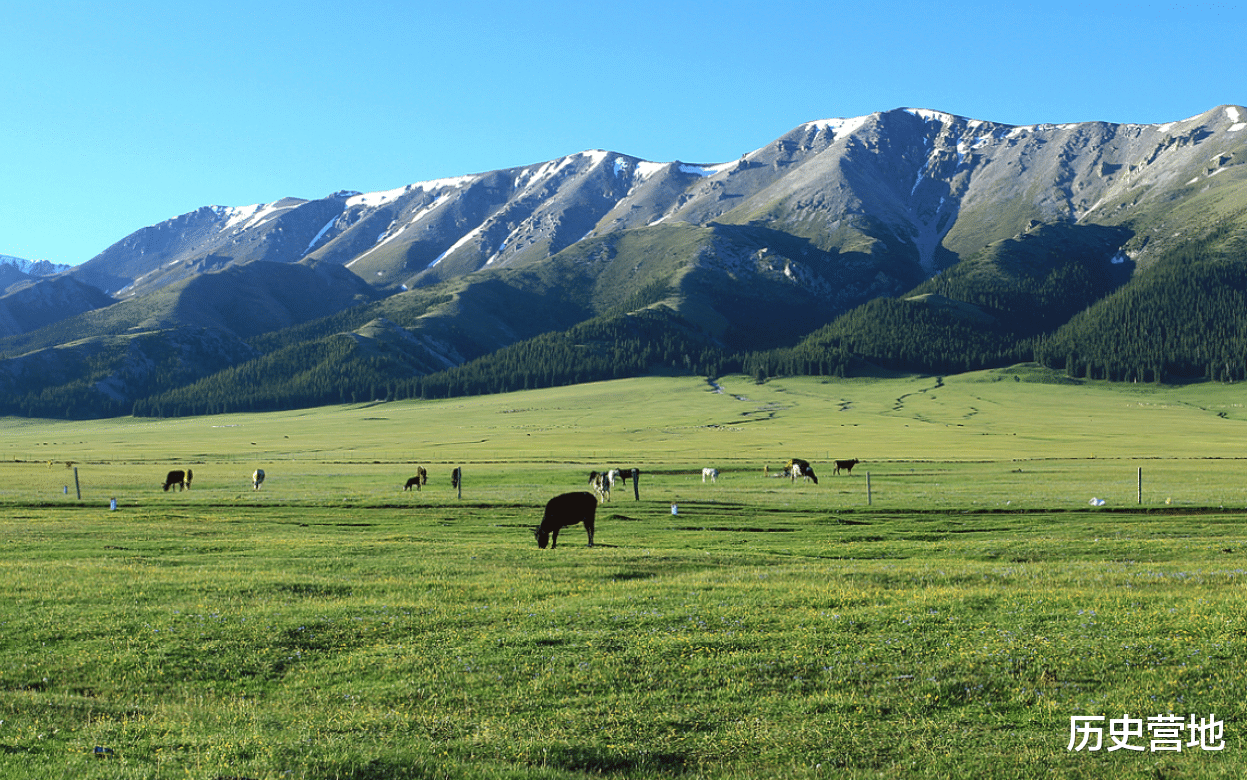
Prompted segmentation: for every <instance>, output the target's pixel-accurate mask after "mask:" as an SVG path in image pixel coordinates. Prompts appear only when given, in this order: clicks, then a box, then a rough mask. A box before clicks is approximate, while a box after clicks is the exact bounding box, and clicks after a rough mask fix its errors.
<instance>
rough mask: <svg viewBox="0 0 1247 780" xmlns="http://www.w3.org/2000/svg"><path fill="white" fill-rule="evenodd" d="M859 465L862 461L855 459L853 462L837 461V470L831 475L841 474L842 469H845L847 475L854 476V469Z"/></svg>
mask: <svg viewBox="0 0 1247 780" xmlns="http://www.w3.org/2000/svg"><path fill="white" fill-rule="evenodd" d="M859 463H861V461H860V460H858V459H857V458H854V459H853V460H838V461H836V470H835V471H833V472H831V473H832V474H839V473H840V469H844V471H845V473H846V474H848V475H849V476H853V467H854V466H856V465H857V464H859Z"/></svg>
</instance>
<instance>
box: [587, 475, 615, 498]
mask: <svg viewBox="0 0 1247 780" xmlns="http://www.w3.org/2000/svg"><path fill="white" fill-rule="evenodd" d="M589 484H590V485H591V486H592V487H593V492H594V493H597V494H598V497H599V498H601V499H602V500H603V501H610V500H611V478H610V474H608V473H607V472H605V471H590V472H589Z"/></svg>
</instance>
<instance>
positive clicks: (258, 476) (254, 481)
mask: <svg viewBox="0 0 1247 780" xmlns="http://www.w3.org/2000/svg"><path fill="white" fill-rule="evenodd" d="M263 484H264V469H256V470H255V471H254V472H253V473H252V474H251V489H252V490H259V489H260V485H263Z"/></svg>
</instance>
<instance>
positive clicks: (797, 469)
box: [785, 458, 818, 485]
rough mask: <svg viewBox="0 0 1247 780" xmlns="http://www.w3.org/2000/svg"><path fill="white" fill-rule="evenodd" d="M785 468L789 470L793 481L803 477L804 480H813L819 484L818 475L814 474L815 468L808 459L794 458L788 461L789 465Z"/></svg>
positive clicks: (789, 475) (789, 476)
mask: <svg viewBox="0 0 1247 780" xmlns="http://www.w3.org/2000/svg"><path fill="white" fill-rule="evenodd" d="M785 470H786V471H787V472H788V478H789V479H791V480H792V481H793V482H795V481H796V480H797V477H801V478H802V479H803V480H804V479H808V480H811V481H812V482H813V483H814V484H815V485H817V484H818V477H816V476H814V469H813V468H811V467H810V462H809V461H808V460H801V459H800V458H793V459H792V460H790V461H788V466H787V468H786V469H785Z"/></svg>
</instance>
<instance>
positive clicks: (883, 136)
mask: <svg viewBox="0 0 1247 780" xmlns="http://www.w3.org/2000/svg"><path fill="white" fill-rule="evenodd" d="M1245 161H1247V109H1244V108H1242V107H1238V106H1221V107H1218V108H1215V109H1212V110H1210V111H1207V112H1205V113H1204V114H1201V115H1199V116H1196V117H1192V118H1189V119H1186V120H1182V121H1177V122H1171V123H1166V124H1159V125H1124V124H1111V123H1104V122H1088V123H1078V124H1068V125H1035V126H1026V127H1017V126H1011V125H1005V124H1000V123H993V122H988V121H981V120H974V119H968V118H964V117H958V116H953V115H950V114H945V113H941V112H938V111H929V110H917V109H897V110H893V111H886V112H881V113H877V114H872V115H870V116H865V117H858V118H853V119H833V120H823V121H817V122H810V123H807V124H804V125H801V126H800V127H797V128H795V129H794V130H792V131H791V132H789V133H787V134H785V135H784V136H782V137H780V138H778V139H776V140H775V141H773V142H772V143H770V144H767V145H766V146H764V147H762V148H761V149H757V150H754V151H752V152H749V153H748V154H745V155H742V156H741V157H740V158H739V159H737V160H732V161H728V162H723V163H716V164H690V163H684V162H679V161H677V162H671V163H653V162H648V161H644V160H640V159H638V158H635V157H630V156H628V155H625V154H620V153H616V152H606V151H586V152H581V153H577V154H573V155H569V156H567V157H564V158H561V159H558V160H552V161H548V162H544V163H539V164H534V165H527V166H521V167H517V168H511V169H506V170H500V171H491V172H486V173H480V174H472V175H465V176H461V177H457V178H453V179H444V180H437V181H428V182H418V183H415V184H410V185H407V186H405V187H401V188H398V189H395V190H391V191H388V192H376V193H355V192H346V191H344V192H338V193H335V194H333V195H330V196H328V197H325V198H321V199H318V200H302V199H297V198H286V199H283V200H280V201H277V202H274V203H270V204H257V205H254V206H248V207H241V208H240V207H220V206H212V207H205V208H202V209H199V210H198V211H195V212H191V213H189V214H184V215H181V216H179V217H176V218H174V219H171V220H168V221H166V222H163V223H161V224H159V225H155V226H152V227H150V228H146V229H143V230H140V231H138V232H136V233H134V234H132V235H130V236H127V237H126V238H124V239H122V240H121V241H119V242H118V243H116V244H114V245H113V246H111V247H109V248H108V249H106V250H105V251H104V252H102V253H101V254H100V255H98V256H97V257H95V258H93V259H92V260H90V261H88V262H87V263H84V264H83V265H81V266H78V267H77V268H74V269H72V270H71V271H69V272H68V273H67V274H65V275H64V276H65V277H67V278H68V279H72V280H76V281H77V282H81V283H84V284H85V285H90V286H91V287H95V288H99V289H100V290H103V291H107V292H108V293H109V295H110V296H112V299H114V300H116V301H118V302H117V303H113V304H111V305H107V306H105V303H106V301H103V300H98V299H97V300H96V301H94V302H90V303H86V304H83V303H72V304H71V303H68V302H67V303H66V306H65V307H64V308H63V309H62V310H61V311H62V313H63V315H64V316H63V318H62V319H60V320H59V321H56V322H51V321H40V320H38V319H37V318H31V317H26V318H22V317H17V316H14V315H10V316H9V317H8V318H7V319H5V318H4V317H3V316H0V327H3V328H7V332H8V333H9V334H10V335H9V337H8V338H7V339H4V340H3V341H0V350H2V351H3V353H4V354H5V355H6V356H7V357H8V360H9V361H13V360H19V359H22V357H23V356H24V355H28V354H29V353H32V352H33V351H36V350H47V349H54V348H58V347H61V346H63V345H65V344H68V343H72V342H74V341H75V340H78V339H82V338H84V337H104V336H108V337H117V336H125V335H130V336H133V335H135V334H139V333H153V334H154V333H159V332H177V329H178V328H183V329H184V328H186V327H194V328H203V329H209V330H212V331H213V332H219V333H221V334H224V336H225V337H228V338H230V339H245V340H248V341H249V342H251V343H253V344H254V343H257V342H256V341H255V337H256V336H258V335H259V334H263V333H270V334H276V333H284V334H285V335H281V336H273V337H272V338H270V340H269V342H268V343H269V344H270V347H271V348H276V346H275V345H277V344H278V343H280V344H281V345H282V346H281V348H283V349H286V348H290V346H291V344H292V343H293V342H295V341H297V340H298V339H300V338H312V339H323V338H328V337H329V336H332V335H335V334H338V333H356V334H357V335H358V329H359V328H362V327H364V326H365V325H368V323H374V325H373V326H371V327H372V328H373V331H376V328H377V325H376V324H375V323H384V327H383V328H382V331H384V332H386V333H389V334H390V336H391V337H395V336H401V338H387V340H386V343H387V344H389V345H390V346H389V347H387V348H390V349H400V350H401V351H403V352H404V354H405V355H406V357H405V358H404V360H403V361H400V363H401V364H402V365H404V366H406V368H404V369H402V370H406V371H410V372H412V373H413V374H415V375H419V374H422V373H424V372H427V371H430V370H435V369H437V368H439V367H447V366H458V365H462V364H463V363H466V362H469V361H471V360H473V359H476V358H480V357H482V356H485V355H488V354H490V353H491V352H493V351H495V350H498V349H500V348H502V347H505V346H508V345H511V344H515V343H517V342H520V341H523V340H524V339H528V338H532V337H534V336H536V335H538V334H540V333H544V332H548V331H551V330H554V331H561V330H566V329H568V328H571V327H572V326H573V325H575V324H576V323H579V322H583V321H585V320H587V319H590V318H595V317H597V318H600V317H610V316H622V315H625V314H627V313H629V312H641V311H646V310H654V309H655V308H656V307H658V308H661V309H662V310H664V311H668V312H670V313H672V315H673V316H676V317H678V318H679V319H680V320H681V321H683V322H685V323H689V324H691V326H693V327H694V328H696V329H697V330H698V331H700V332H701V333H703V334H704V335H705V337H706V338H707V339H709V340H710V342H711V343H713V344H716V345H718V347H719V348H722V349H725V350H729V351H731V350H765V349H772V348H776V347H789V346H792V345H795V344H797V343H798V342H800V341H801V340H802V339H803V337H805V336H806V335H807V334H810V333H812V332H814V331H816V330H817V329H819V328H822V327H824V326H827V325H829V324H831V323H832V322H833V321H835V320H836V319H837V318H838V317H840V316H841V315H844V314H846V313H848V312H851V311H853V310H855V309H856V308H857V307H859V306H861V305H862V304H865V303H866V302H868V301H871V300H874V299H879V298H889V299H900V298H905V297H909V298H912V299H913V300H914V302H916V303H921V304H923V305H927V306H937V307H938V308H940V309H941V310H942V311H943V312H944V313H948V312H952V311H961V312H963V313H964V312H966V311H970V309H967V308H966V307H965V305H969V306H971V307H975V308H978V309H980V310H981V309H982V308H983V305H981V304H982V301H983V300H988V299H989V298H990V296H987V297H986V298H984V297H983V296H984V295H986V293H984V290H985V289H987V288H989V287H990V284H987V285H986V287H985V286H984V284H982V283H981V282H982V280H983V279H984V278H987V277H984V276H983V275H982V274H979V275H978V276H977V277H976V278H977V279H978V281H977V282H976V283H975V284H976V285H977V286H974V289H975V290H976V293H975V294H976V295H978V296H979V299H978V300H979V301H980V302H979V303H968V302H967V301H964V300H958V299H956V298H955V297H950V296H949V295H947V294H945V292H946V291H945V292H940V293H931V292H924V291H923V290H926V289H927V288H922V289H921V290H919V288H920V286H921V285H924V284H927V283H929V282H931V281H932V280H936V279H938V278H939V277H940V276H941V275H942V274H943V273H944V272H946V271H948V270H949V269H952V268H954V267H956V266H958V264H959V263H961V262H962V261H963V260H966V259H971V258H975V257H979V256H980V255H983V253H987V254H988V255H992V253H993V252H995V251H996V250H995V249H993V247H1001V246H1008V247H1012V248H1011V249H1010V250H1009V252H1011V253H1012V252H1015V250H1016V252H1018V253H1020V254H1017V255H1016V257H1015V255H1014V254H1009V257H1010V258H1011V259H1010V260H1008V262H1007V263H1005V264H1004V265H1001V264H1000V263H995V262H993V263H990V264H987V265H985V266H983V267H988V266H990V267H991V268H993V269H995V270H994V271H993V273H997V272H999V269H1000V268H1002V267H1008V263H1024V261H1023V260H1017V259H1016V258H1017V257H1022V256H1030V257H1034V258H1038V257H1043V256H1045V255H1047V254H1050V253H1058V254H1063V255H1068V256H1070V257H1077V258H1078V263H1079V264H1081V265H1080V267H1081V266H1083V265H1087V264H1090V265H1092V266H1096V267H1095V268H1090V267H1088V268H1085V269H1083V270H1078V271H1075V270H1071V268H1070V267H1067V266H1060V265H1059V264H1055V265H1054V264H1047V265H1044V268H1046V269H1048V270H1047V271H1045V273H1054V274H1057V275H1058V276H1060V277H1061V278H1065V277H1066V276H1068V275H1069V274H1071V273H1073V274H1075V275H1078V274H1083V275H1085V276H1088V278H1090V277H1096V278H1100V277H1104V278H1109V277H1110V276H1111V278H1112V279H1114V282H1113V285H1107V286H1106V285H1103V284H1099V283H1097V284H1094V285H1091V286H1090V287H1088V288H1087V289H1089V290H1092V289H1093V290H1095V291H1096V292H1095V295H1096V296H1103V295H1107V294H1109V293H1111V292H1112V290H1114V289H1116V287H1117V286H1120V285H1122V284H1128V283H1131V280H1132V278H1134V277H1138V276H1140V275H1143V274H1147V273H1148V270H1149V268H1150V267H1151V266H1152V264H1153V263H1155V262H1157V259H1158V258H1163V257H1165V256H1166V253H1167V252H1170V251H1174V250H1175V248H1177V247H1180V246H1183V245H1186V244H1187V243H1188V242H1190V241H1191V240H1192V239H1194V238H1199V237H1200V236H1204V235H1208V234H1212V233H1214V232H1215V233H1216V234H1217V235H1220V236H1223V237H1226V240H1229V239H1231V238H1233V237H1234V236H1236V235H1238V234H1239V233H1241V231H1242V230H1243V229H1244V227H1245V226H1247V166H1244V162H1245ZM1046 226H1063V227H1065V228H1073V230H1068V229H1066V230H1045V229H1044V228H1045V227H1046ZM1084 228H1085V229H1084ZM1092 228H1107V229H1109V230H1094V229H1092ZM1023 246H1024V247H1025V250H1024V251H1022V250H1021V249H1018V248H1019V247H1023ZM1100 266H1102V268H1101V267H1100ZM1123 267H1124V268H1127V269H1128V270H1129V273H1126V274H1122V273H1120V271H1121V270H1122V268H1123ZM280 268H288V269H290V273H287V274H283V273H281V272H279V271H278V270H277V269H280ZM248 269H249V270H248ZM300 269H301V270H300ZM1114 269H1116V271H1118V273H1113V274H1109V275H1108V276H1104V274H1107V273H1108V272H1109V271H1113V270H1114ZM1101 272H1103V273H1101ZM968 273H969V272H968V271H967V272H964V273H963V275H962V277H958V278H959V279H961V278H969V277H968V276H967V274H968ZM1010 273H1011V272H1010ZM343 274H345V276H343ZM1062 275H1064V276H1062ZM1132 275H1133V276H1132ZM328 278H332V279H334V280H335V281H334V282H333V284H332V287H333V294H331V295H326V294H324V293H323V289H324V284H325V280H326V279H328ZM1008 284H1012V282H1009V283H1008ZM1008 284H1007V285H1006V286H1008ZM1028 284H1030V283H1029V282H1028ZM1034 284H1045V285H1047V287H1045V288H1044V289H1045V290H1047V292H1045V293H1044V295H1048V296H1051V294H1052V291H1053V290H1056V289H1058V288H1059V285H1057V286H1056V287H1054V286H1053V284H1054V283H1053V282H1051V280H1049V281H1043V280H1038V281H1035V282H1034ZM257 289H263V290H266V291H267V292H264V293H257V292H256V290H257ZM278 289H280V290H281V291H282V292H281V294H280V295H277V294H275V292H274V291H275V290H278ZM932 289H934V288H932ZM941 289H943V288H941ZM967 289H968V288H967ZM1036 289H1038V288H1036ZM914 290H919V291H918V292H917V293H915V294H913V295H908V294H909V293H910V291H914ZM60 294H61V295H62V297H65V298H66V299H67V301H68V298H69V294H68V293H67V292H62V293H60ZM45 297H46V298H56V296H55V295H50V294H49V295H45ZM0 300H3V299H0ZM1045 300H1047V299H1045ZM1089 300H1090V299H1089ZM97 304H98V308H96V309H95V310H92V311H87V310H86V309H84V308H83V307H84V306H96V305H97ZM963 304H965V305H963ZM989 308H990V307H989ZM84 312H86V313H84ZM998 314H999V313H996V314H988V315H986V316H988V317H992V318H995V319H997V320H1000V319H1001V318H1000V317H999V316H998ZM1068 316H1069V313H1068V312H1067V311H1065V309H1062V308H1060V307H1057V308H1054V309H1053V310H1052V313H1051V314H1050V317H1049V320H1051V317H1068ZM859 319H860V316H859ZM1004 319H1009V317H1005V318H1004ZM1049 320H1045V322H1046V323H1047V325H1045V327H1048V326H1049V325H1051V326H1052V327H1055V326H1057V325H1059V324H1060V323H1059V322H1051V321H1049ZM855 327H858V328H865V327H868V326H867V325H864V324H862V323H860V322H859V323H858V325H856V326H855ZM283 328H286V329H287V330H285V331H283V330H281V329H283ZM395 329H398V331H401V333H398V332H397V331H395ZM1032 331H1034V328H1032V327H1031V326H1030V325H1027V326H1026V327H1025V328H1022V329H1020V330H1015V331H1010V332H1011V333H1014V335H1015V336H1016V335H1018V334H1021V333H1028V334H1029V333H1032ZM370 332H371V331H370ZM1035 332H1040V331H1035ZM298 334H303V335H302V336H300V335H298ZM1019 337H1020V336H1019ZM266 338H268V337H266ZM370 338H371V337H370ZM357 341H358V340H357ZM359 343H363V342H359ZM262 349H263V348H262ZM245 352H246V350H242V351H241V352H240V353H239V354H245ZM334 354H336V353H334ZM1002 354H1004V353H1002ZM92 364H93V365H96V366H99V365H101V361H100V360H95V361H93V363H92ZM213 365H214V366H215V364H213ZM209 368H210V367H209ZM209 368H205V369H203V371H199V372H198V373H199V374H201V375H205V376H206V375H207V374H206V373H205V372H207V371H208V370H209ZM3 369H4V364H3V363H0V377H3V376H4V371H3ZM212 370H216V369H215V368H213V369H212ZM8 373H9V375H10V376H11V375H12V374H13V372H12V371H11V370H10V371H9V372H8ZM195 373H196V372H194V371H192V372H189V373H188V374H186V375H185V376H190V375H192V374H195ZM105 375H107V372H105V373H104V374H102V375H101V376H105ZM83 381H88V380H86V379H83ZM90 381H96V382H98V381H102V379H95V380H90ZM19 386H20V387H27V386H29V383H27V384H26V385H23V384H22V383H21V382H18V381H16V380H13V381H12V382H11V384H10V387H11V388H14V389H17V388H18V387H19ZM121 395H122V396H123V397H129V396H126V394H125V393H124V392H123V393H121Z"/></svg>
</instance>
